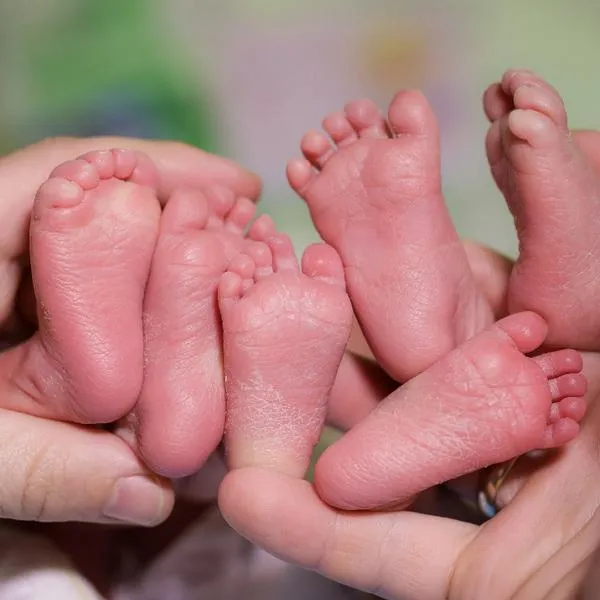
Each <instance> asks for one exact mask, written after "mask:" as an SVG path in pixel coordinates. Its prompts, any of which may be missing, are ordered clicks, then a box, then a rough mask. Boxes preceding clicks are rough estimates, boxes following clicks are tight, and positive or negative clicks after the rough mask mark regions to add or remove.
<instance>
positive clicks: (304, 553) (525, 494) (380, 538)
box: [220, 245, 600, 600]
mask: <svg viewBox="0 0 600 600" xmlns="http://www.w3.org/2000/svg"><path fill="white" fill-rule="evenodd" d="M468 253H469V256H470V258H471V261H472V266H473V270H474V272H475V273H476V274H478V275H479V276H480V278H481V279H480V281H484V282H485V284H486V292H487V294H488V296H489V297H490V299H492V300H493V302H492V304H493V305H494V306H495V307H496V309H497V311H498V315H497V316H498V317H500V316H503V314H502V313H503V310H504V309H503V306H504V295H505V294H504V292H505V290H506V282H507V280H508V275H509V272H510V264H509V263H508V262H507V261H506V259H504V258H502V257H500V256H498V255H495V254H493V253H492V252H490V251H489V250H487V249H482V248H479V247H477V246H473V245H469V246H468ZM585 360H586V366H585V372H586V374H587V377H588V380H589V391H588V398H589V401H590V404H591V406H590V410H589V413H588V416H587V420H586V422H585V423H584V426H583V428H582V431H581V433H580V436H579V437H578V438H577V439H576V440H575V441H574V442H572V443H571V444H569V445H568V447H566V448H565V449H563V450H562V451H561V452H560V453H558V454H557V455H556V456H555V457H553V458H552V459H551V460H548V461H547V462H545V463H543V464H542V466H541V467H540V466H539V465H538V466H537V467H536V468H535V469H532V470H528V469H527V464H526V463H525V462H523V465H522V468H521V469H519V470H517V471H516V472H515V473H514V475H513V477H512V478H511V479H509V480H508V481H507V482H506V483H505V484H504V486H503V487H502V488H501V490H502V494H501V495H500V497H499V503H500V504H503V505H505V508H504V509H503V510H502V511H501V512H500V513H499V514H498V515H497V516H496V517H495V518H494V519H492V520H491V521H488V522H486V523H485V524H483V525H481V526H478V525H475V524H472V523H469V522H463V521H459V520H454V519H449V518H441V517H437V516H431V515H429V514H427V515H426V514H419V513H417V512H415V511H412V512H409V511H401V512H371V513H366V512H365V513H358V512H355V513H350V512H343V511H339V510H336V509H333V508H331V507H329V506H328V505H326V504H325V503H324V502H323V501H322V500H321V499H320V498H319V496H318V495H317V494H316V493H315V491H314V489H313V488H312V486H311V485H310V484H309V483H308V482H306V481H304V480H302V479H294V478H291V477H289V476H286V475H284V474H281V473H279V472H276V471H274V470H267V469H262V468H256V467H252V468H244V469H240V470H238V471H233V472H232V473H230V474H229V475H228V476H227V478H226V479H225V481H224V483H223V484H222V486H221V490H220V505H221V508H222V510H223V513H224V515H225V516H226V518H227V519H228V521H229V522H230V523H231V525H232V526H233V527H234V528H235V529H237V530H238V531H239V532H240V533H241V534H242V535H244V536H246V537H247V538H249V539H250V540H251V541H253V542H255V543H257V544H259V545H261V546H263V547H264V548H266V549H267V550H268V551H270V552H272V553H273V554H275V555H277V556H279V557H281V558H283V559H285V560H287V561H290V562H293V563H296V564H299V565H302V566H304V567H306V568H308V569H313V570H316V571H318V572H320V573H322V574H324V575H325V576H327V577H330V578H332V579H335V580H338V581H340V582H342V583H345V584H347V585H350V586H353V587H356V588H359V589H362V590H365V591H369V592H372V593H374V594H377V595H380V596H382V597H384V598H394V599H402V600H409V599H413V598H414V599H415V600H417V599H418V600H437V599H440V600H441V599H451V600H454V599H456V600H465V599H470V598H473V599H479V598H489V599H490V600H494V599H498V600H505V599H506V598H522V599H527V600H536V599H541V598H557V599H561V600H562V599H565V598H575V597H576V596H577V594H578V593H579V591H580V590H581V589H582V586H583V585H584V580H585V579H586V576H587V573H588V570H589V569H590V566H591V564H592V560H593V558H594V552H595V550H596V549H597V548H598V547H600V513H599V512H598V507H599V506H600V461H599V460H598V455H599V449H600V439H599V435H598V432H599V431H600V408H599V406H598V402H594V400H595V399H596V398H598V396H599V395H600V356H599V355H587V356H586V357H585ZM337 402H341V400H338V401H337ZM337 410H338V412H341V410H340V408H339V407H338V409H337ZM353 414H356V416H357V417H358V418H360V416H362V415H361V411H360V410H358V409H357V408H356V407H354V408H353ZM346 423H347V425H348V426H351V425H352V422H351V418H350V417H348V416H346ZM428 512H429V510H428ZM592 597H595V596H592Z"/></svg>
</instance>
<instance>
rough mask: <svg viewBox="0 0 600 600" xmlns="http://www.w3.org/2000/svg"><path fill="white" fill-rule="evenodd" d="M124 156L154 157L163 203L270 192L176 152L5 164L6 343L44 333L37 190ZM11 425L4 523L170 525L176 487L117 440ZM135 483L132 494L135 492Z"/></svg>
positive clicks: (82, 147)
mask: <svg viewBox="0 0 600 600" xmlns="http://www.w3.org/2000/svg"><path fill="white" fill-rule="evenodd" d="M114 147H129V148H134V149H136V150H141V151H143V152H145V153H147V154H148V156H150V157H151V159H152V160H153V161H154V163H155V164H156V166H157V170H158V183H157V186H158V195H159V199H161V200H164V199H165V198H167V197H168V196H169V195H170V194H171V192H172V191H173V190H174V189H175V188H176V187H179V186H181V185H187V186H190V187H199V186H203V185H205V184H207V183H210V182H213V183H214V182H217V183H221V184H226V185H230V186H232V187H233V188H234V189H236V190H237V192H238V193H240V194H243V195H245V196H247V197H251V198H253V199H255V198H256V197H257V195H258V194H259V192H260V184H259V181H258V178H257V177H256V176H254V175H252V174H250V173H248V172H246V171H244V170H243V169H241V168H239V167H237V166H236V165H235V164H233V163H231V162H229V161H227V160H224V159H220V158H217V157H214V156H211V155H208V154H206V153H204V152H202V151H200V150H197V149H195V148H191V147H188V146H184V145H182V144H178V143H173V142H154V141H142V140H132V139H122V138H91V139H51V140H46V141H43V142H40V143H39V144H35V145H33V146H31V147H28V148H25V149H23V150H20V151H19V152H16V153H14V154H11V155H8V156H6V157H4V158H2V159H0V199H1V201H0V220H1V222H2V231H1V232H0V282H1V285H0V289H1V290H2V293H1V295H0V323H2V333H3V337H4V339H5V340H6V343H9V342H10V341H11V340H14V339H23V338H24V337H27V336H28V335H29V334H30V333H31V330H32V329H33V327H34V326H35V325H34V324H32V322H31V320H30V319H28V318H27V315H31V307H32V305H33V302H32V297H31V288H30V286H28V280H27V279H28V278H27V273H28V268H29V259H28V254H27V246H28V235H27V233H28V231H27V230H28V226H29V217H30V214H31V210H32V206H33V201H34V197H35V193H36V190H37V189H38V188H39V186H40V185H41V184H42V182H43V181H44V180H45V179H46V178H47V177H48V176H49V174H50V172H51V171H52V169H54V168H55V167H56V166H57V165H58V164H60V163H62V162H64V161H66V160H70V159H73V158H74V157H76V156H79V155H81V154H84V153H86V152H89V151H91V150H98V149H109V148H114ZM20 286H21V289H19V288H20ZM24 316H25V317H24ZM2 358H3V355H0V360H1V359H2ZM13 381H14V380H13V378H12V376H11V373H10V372H5V373H4V376H3V378H2V380H1V381H0V396H1V397H2V398H3V399H4V400H7V402H8V403H10V402H11V401H12V400H14V397H15V395H17V394H21V393H22V392H21V390H20V389H16V388H15V386H14V383H13ZM1 423H2V425H1V429H2V435H1V436H0V439H2V445H1V447H0V458H1V461H2V464H3V465H4V468H3V469H2V475H1V476H0V479H1V481H0V488H1V489H2V502H1V503H0V505H1V510H0V516H2V517H6V518H12V519H20V520H40V521H48V520H51V521H66V520H80V521H89V522H100V523H106V522H110V523H114V522H115V521H127V522H136V523H140V524H144V525H153V524H156V523H159V522H161V521H163V520H164V519H165V518H166V517H167V516H168V515H169V513H170V511H171V507H172V503H173V496H172V491H171V490H170V486H169V485H168V483H167V482H163V481H161V480H160V479H158V478H156V477H154V476H151V475H150V474H149V473H148V472H147V470H146V469H145V468H144V466H143V465H142V464H141V463H140V461H139V460H138V459H137V458H136V457H135V455H134V453H133V452H132V450H131V449H130V448H129V447H128V446H127V445H126V444H125V443H124V442H123V441H121V440H120V439H118V438H117V437H116V436H114V435H113V434H110V433H108V432H104V431H99V430H97V429H95V428H84V427H79V426H76V425H69V424H63V423H58V422H54V421H49V420H45V419H41V418H36V417H31V416H28V415H24V414H20V413H16V412H11V411H6V410H3V411H2V419H1ZM131 477H135V478H134V479H131ZM125 481H130V483H131V485H129V486H125V484H124V482H125ZM111 501H112V502H111ZM116 501H118V502H116ZM115 502H116V503H115Z"/></svg>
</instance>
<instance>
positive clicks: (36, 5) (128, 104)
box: [0, 0, 600, 254]
mask: <svg viewBox="0 0 600 600" xmlns="http://www.w3.org/2000/svg"><path fill="white" fill-rule="evenodd" d="M599 19H600V4H599V3H597V2H596V1H595V0H587V1H586V0H579V1H578V2H567V1H566V0H564V1H558V0H528V1H527V2H522V1H521V0H504V1H503V2H483V1H479V2H477V1H468V0H462V1H461V0H455V1H452V0H418V1H417V0H413V1H408V0H369V1H364V0H362V1H361V0H302V1H300V0H103V1H102V2H98V1H97V0H26V1H23V2H16V1H15V0H0V89H1V90H2V91H1V93H0V151H2V152H7V151H10V150H12V149H14V148H17V147H19V146H22V145H24V144H27V143H30V142H32V141H35V140H37V139H40V138H43V137H46V136H50V135H61V134H62V135H66V134H69V135H92V134H103V133H106V134H108V133H114V134H123V135H136V136H141V137H161V138H172V139H180V140H184V141H187V142H189V143H192V144H195V145H198V146H200V147H202V148H205V149H207V150H211V151H214V152H218V153H221V154H224V155H227V156H229V157H232V158H234V159H236V160H238V161H240V162H241V163H243V164H244V165H246V166H247V167H249V168H251V169H253V170H255V171H256V172H257V173H259V174H260V175H261V176H262V177H263V179H264V181H265V194H264V198H263V202H262V203H261V210H262V211H267V212H269V213H271V214H272V215H273V216H274V218H275V219H276V221H277V222H278V224H279V226H280V227H282V228H285V229H286V230H287V231H288V232H290V233H291V235H292V236H293V238H294V241H295V243H296V246H297V249H298V250H301V249H302V248H303V247H304V246H305V245H306V244H307V243H309V242H312V241H314V240H315V239H317V238H316V234H315V233H314V231H313V229H312V227H311V225H310V221H309V219H308V214H307V211H306V210H305V207H304V206H303V204H302V203H301V202H300V201H299V200H298V199H296V197H295V196H294V195H293V194H292V193H291V192H290V190H289V189H288V186H287V183H286V180H285V174H284V170H285V163H286V161H287V159H288V158H291V157H292V156H294V155H295V154H296V153H297V146H298V142H299V140H300V137H301V135H302V133H303V132H304V131H305V130H306V129H308V128H311V127H315V126H318V125H319V123H320V121H321V119H322V117H323V116H324V115H325V114H327V113H328V112H330V111H332V110H335V109H337V108H339V107H341V106H342V105H343V104H344V103H345V102H346V101H348V100H350V99H353V98H356V97H365V96H368V97H372V98H373V99H374V100H376V101H377V102H378V103H379V104H381V106H382V107H385V105H386V104H387V102H388V101H389V99H390V98H391V96H392V95H393V93H394V92H395V91H396V90H398V89H401V88H405V87H418V88H421V89H422V90H423V91H424V92H425V94H426V95H427V96H428V98H429V100H430V101H431V103H432V104H433V106H434V108H435V110H436V111H437V114H438V117H439V119H440V122H441V127H442V133H443V166H444V186H445V190H446V194H447V199H448V203H449V205H450V209H451V211H452V214H453V216H454V218H455V220H456V224H457V227H458V229H459V231H460V233H461V234H462V235H464V236H468V237H470V238H474V239H479V240H482V241H484V242H487V243H489V244H491V245H493V246H495V247H496V248H498V249H500V250H502V251H504V252H507V253H511V254H512V253H514V251H515V248H516V243H515V236H514V232H513V228H512V221H511V219H510V216H509V214H508V212H507V210H506V209H505V207H504V205H503V203H502V201H501V198H500V197H499V194H498V193H497V192H496V190H495V188H494V186H493V185H492V183H491V180H490V177H489V175H488V170H487V165H486V162H485V156H484V150H483V140H484V136H485V131H486V122H485V119H484V117H483V113H482V111H481V100H480V99H481V93H482V91H483V89H484V88H485V86H486V85H487V84H488V83H490V82H492V81H493V80H495V79H497V78H498V77H499V76H500V75H501V73H502V72H503V70H504V69H506V68H507V67H510V66H523V67H527V68H531V69H534V70H536V71H538V72H539V73H540V74H542V75H543V76H545V77H546V78H548V79H549V80H550V81H551V83H553V84H554V85H556V86H557V87H558V88H559V89H560V90H561V91H562V93H563V95H564V98H565V101H566V104H567V108H568V109H569V111H570V116H571V124H572V126H575V127H584V126H585V127H593V128H600V108H598V100H599V98H600V77H598V69H597V63H596V56H597V54H598V51H600V38H599V37H598V29H597V24H598V22H599Z"/></svg>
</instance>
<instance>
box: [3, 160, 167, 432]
mask: <svg viewBox="0 0 600 600" xmlns="http://www.w3.org/2000/svg"><path fill="white" fill-rule="evenodd" d="M156 183H157V175H156V171H155V168H154V165H153V163H152V162H151V161H150V159H149V158H147V157H146V156H145V155H143V154H140V153H137V152H133V151H130V150H112V151H101V152H92V153H89V154H86V155H84V156H82V157H80V158H78V159H77V160H73V161H70V162H67V163H64V164H62V165H61V166H59V167H58V168H56V169H55V170H54V171H53V173H52V174H51V175H50V178H49V179H48V180H47V181H46V182H45V183H44V184H43V185H42V186H41V188H40V189H39V191H38V193H37V196H36V198H35V203H34V207H33V216H32V221H31V231H30V252H31V265H32V277H33V282H34V288H35V294H36V298H37V300H38V321H39V332H38V333H37V334H36V336H34V338H33V339H32V340H31V341H30V342H29V343H27V344H25V345H23V346H21V347H18V348H16V349H15V351H14V355H13V356H14V357H15V364H14V365H13V368H14V372H13V379H14V380H15V381H16V386H17V387H18V388H19V389H21V391H22V392H23V405H20V406H18V407H15V408H18V409H19V410H24V411H26V412H33V413H35V414H40V415H42V416H51V417H54V418H60V419H66V420H73V421H77V422H82V423H100V422H110V421H114V420H115V419H117V418H120V417H121V416H122V415H123V414H125V413H127V412H128V411H129V410H131V408H132V407H133V405H134V403H135V402H136V400H137V398H138V395H139V392H140V389H141V385H142V378H143V332H142V301H143V297H144V288H145V285H146V280H147V278H148V273H149V268H150V263H151V260H152V252H153V250H154V244H155V242H156V236H157V234H158V224H159V219H160V206H159V203H158V200H157V198H156V193H155V185H156ZM5 358H6V357H3V363H4V364H3V368H7V366H8V364H7V363H6V362H5V361H4V359H5Z"/></svg>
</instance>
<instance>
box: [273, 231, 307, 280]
mask: <svg viewBox="0 0 600 600" xmlns="http://www.w3.org/2000/svg"><path fill="white" fill-rule="evenodd" d="M268 245H269V248H270V249H271V253H272V254H273V267H274V271H275V272H280V271H297V270H298V269H299V266H298V259H297V258H296V254H295V252H294V247H293V245H292V240H291V239H290V238H289V236H287V235H286V234H285V233H278V234H276V235H274V236H272V237H271V238H270V239H269V240H268Z"/></svg>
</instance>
